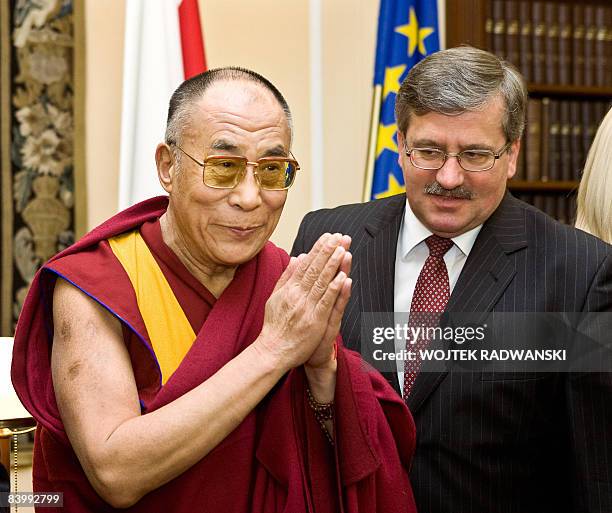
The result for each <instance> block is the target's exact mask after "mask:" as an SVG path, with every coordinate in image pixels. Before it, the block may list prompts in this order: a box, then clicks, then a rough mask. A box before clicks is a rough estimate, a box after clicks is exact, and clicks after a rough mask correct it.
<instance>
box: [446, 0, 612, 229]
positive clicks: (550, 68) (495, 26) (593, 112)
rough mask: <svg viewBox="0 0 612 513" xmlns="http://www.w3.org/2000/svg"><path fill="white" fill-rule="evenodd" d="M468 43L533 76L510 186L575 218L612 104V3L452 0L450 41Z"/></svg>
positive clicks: (448, 12) (553, 212)
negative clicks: (589, 158) (590, 157)
mask: <svg viewBox="0 0 612 513" xmlns="http://www.w3.org/2000/svg"><path fill="white" fill-rule="evenodd" d="M461 44H470V45H472V46H476V47H478V48H483V49H486V50H489V51H491V52H493V53H496V54H498V55H500V57H502V58H504V59H506V60H508V61H509V62H511V63H512V64H514V65H515V66H516V67H517V68H518V69H519V70H521V72H522V73H523V75H524V76H525V78H526V80H527V84H528V90H529V98H530V99H529V102H530V103H529V109H528V113H527V119H526V127H525V134H524V135H523V140H522V142H521V147H522V150H521V154H522V155H521V156H520V159H519V160H520V165H519V170H518V172H517V176H516V177H515V178H514V179H512V180H511V181H510V182H509V188H510V190H512V191H513V193H514V194H515V195H517V196H518V197H520V198H521V199H524V200H525V201H527V202H529V203H532V204H534V205H535V206H537V207H538V208H540V209H541V210H544V211H546V212H547V213H549V214H550V215H552V216H553V217H555V218H557V219H559V220H560V221H562V222H566V223H573V221H574V216H575V192H576V190H577V188H578V184H579V180H580V174H581V172H582V169H583V167H584V163H585V160H586V154H587V152H588V148H589V147H590V143H591V142H592V139H593V136H594V134H595V131H596V129H597V127H598V126H599V123H600V122H601V119H602V118H603V116H604V115H605V113H606V112H607V110H608V109H609V108H610V107H612V2H610V0H542V1H531V0H446V46H447V48H450V47H453V46H458V45H461ZM536 163H537V164H536Z"/></svg>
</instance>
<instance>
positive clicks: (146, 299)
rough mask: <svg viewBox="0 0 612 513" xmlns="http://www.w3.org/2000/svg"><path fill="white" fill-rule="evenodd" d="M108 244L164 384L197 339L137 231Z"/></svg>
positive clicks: (114, 238)
mask: <svg viewBox="0 0 612 513" xmlns="http://www.w3.org/2000/svg"><path fill="white" fill-rule="evenodd" d="M108 242H109V244H110V247H111V249H112V250H113V253H114V254H115V256H116V257H117V259H118V260H119V262H121V265H122V266H123V268H124V269H125V272H126V273H127V275H128V276H129V277H130V281H131V282H132V286H133V287H134V292H135V293H136V300H137V302H138V308H139V310H140V314H141V315H142V318H143V320H144V323H145V326H146V328H147V332H148V333H149V339H150V340H151V344H152V346H153V350H154V351H155V356H156V357H157V361H158V362H159V366H160V368H161V372H162V383H166V381H167V380H168V378H169V377H170V376H171V375H172V373H173V372H174V371H175V370H176V369H177V367H178V366H179V364H180V363H181V361H182V360H183V358H184V357H185V355H186V354H187V351H189V348H190V347H191V345H192V344H193V341H194V340H195V337H196V335H195V333H194V331H193V329H192V328H191V324H189V320H188V319H187V316H186V315H185V312H184V311H183V309H182V308H181V305H179V302H178V300H177V299H176V296H175V295H174V292H172V289H171V288H170V285H169V284H168V281H167V280H166V277H165V276H164V274H163V273H162V271H161V269H160V268H159V265H157V262H156V261H155V258H154V257H153V255H152V254H151V251H150V250H149V247H148V246H147V244H146V243H145V241H144V240H143V238H142V236H141V235H140V233H139V231H138V230H135V231H133V232H129V233H124V234H121V235H118V236H116V237H113V238H112V239H109V240H108Z"/></svg>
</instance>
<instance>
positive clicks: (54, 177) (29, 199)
mask: <svg viewBox="0 0 612 513" xmlns="http://www.w3.org/2000/svg"><path fill="white" fill-rule="evenodd" d="M2 1H3V3H4V4H5V5H3V9H4V12H3V13H2V14H3V16H2V23H3V25H5V26H3V27H2V33H3V34H4V35H3V47H2V67H3V69H2V72H3V76H2V78H3V80H2V86H3V98H2V101H3V104H2V131H3V134H2V135H3V137H2V194H3V210H2V260H3V262H2V333H1V334H2V335H12V333H13V330H14V325H15V322H16V319H17V316H18V315H19V311H20V310H21V306H22V304H23V300H24V299H25V295H26V293H27V290H28V286H29V284H30V282H31V281H32V278H33V277H34V274H35V272H36V270H37V269H38V268H39V267H40V265H41V264H42V263H43V262H45V261H46V260H47V259H48V258H49V257H51V256H52V255H54V254H55V253H57V252H58V251H60V250H62V249H63V248H65V247H66V246H68V245H70V244H71V243H72V242H73V241H74V238H75V235H74V233H75V211H74V205H75V187H74V182H75V181H74V176H75V172H74V170H75V158H74V155H75V151H74V150H75V137H74V127H75V116H74V114H75V112H74V110H75V109H74V101H75V64H74V63H75V43H74V41H75V39H74V32H75V30H74V13H73V1H72V0H15V1H10V2H6V0H2ZM6 24H9V29H8V30H5V28H6ZM5 79H6V80H5Z"/></svg>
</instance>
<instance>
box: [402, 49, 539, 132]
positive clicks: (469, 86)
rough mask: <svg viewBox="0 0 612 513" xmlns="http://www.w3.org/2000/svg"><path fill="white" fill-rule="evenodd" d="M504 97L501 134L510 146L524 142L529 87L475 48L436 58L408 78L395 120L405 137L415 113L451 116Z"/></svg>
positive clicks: (509, 68)
mask: <svg viewBox="0 0 612 513" xmlns="http://www.w3.org/2000/svg"><path fill="white" fill-rule="evenodd" d="M497 96H501V98H502V99H503V101H504V107H505V108H504V116H503V119H502V129H503V131H504V135H505V136H506V141H507V142H514V141H516V140H518V139H520V138H521V135H522V134H523V129H524V128H525V112H526V108H527V87H526V85H525V80H524V79H523V77H522V75H521V74H520V73H519V71H518V70H517V69H516V68H515V67H514V66H512V65H511V64H510V63H508V62H506V61H503V60H502V59H500V58H499V57H497V56H495V55H493V54H492V53H489V52H486V51H484V50H479V49H477V48H474V47H472V46H459V47H457V48H449V49H448V50H442V51H439V52H436V53H433V54H431V55H430V56H428V57H426V58H425V59H423V60H422V61H420V62H419V63H418V64H416V65H415V66H414V67H413V68H412V69H411V70H410V72H409V73H408V76H407V77H406V79H405V80H404V81H403V82H402V85H401V86H400V89H399V92H398V94H397V98H396V100H395V119H396V121H397V126H398V129H399V131H400V132H401V133H402V134H404V135H405V134H406V132H407V130H408V126H409V124H410V116H411V114H413V113H414V114H415V115H417V116H422V115H424V114H427V113H428V112H437V113H439V114H445V115H447V116H449V115H450V116H452V115H458V114H462V113H463V112H466V111H478V110H481V109H483V108H484V107H485V106H486V105H487V104H488V102H489V101H491V100H492V99H494V98H495V97H497Z"/></svg>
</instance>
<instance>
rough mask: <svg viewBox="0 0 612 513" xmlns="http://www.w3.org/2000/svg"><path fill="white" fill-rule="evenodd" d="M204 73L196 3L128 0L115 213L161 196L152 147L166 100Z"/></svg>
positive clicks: (188, 0) (162, 124) (193, 0)
mask: <svg viewBox="0 0 612 513" xmlns="http://www.w3.org/2000/svg"><path fill="white" fill-rule="evenodd" d="M205 69H206V59H205V54H204V42H203V38H202V27H201V24H200V15H199V9H198V0H127V2H126V17H125V47H124V61H123V102H122V113H121V150H120V168H119V208H120V209H124V208H126V207H128V206H130V205H133V204H134V203H137V202H138V201H141V200H143V199H146V198H150V197H152V196H156V195H158V194H164V191H163V189H162V188H161V186H160V185H159V181H158V179H157V172H156V169H155V147H156V146H157V144H158V143H159V142H162V141H163V140H164V131H165V127H166V116H167V113H168V101H169V100H170V96H171V95H172V93H173V91H174V90H175V89H176V88H177V87H178V86H179V84H180V83H181V82H182V81H183V80H185V79H187V78H190V77H192V76H194V75H197V74H198V73H201V72H202V71H204V70H205ZM101 86H102V87H103V84H101Z"/></svg>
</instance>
